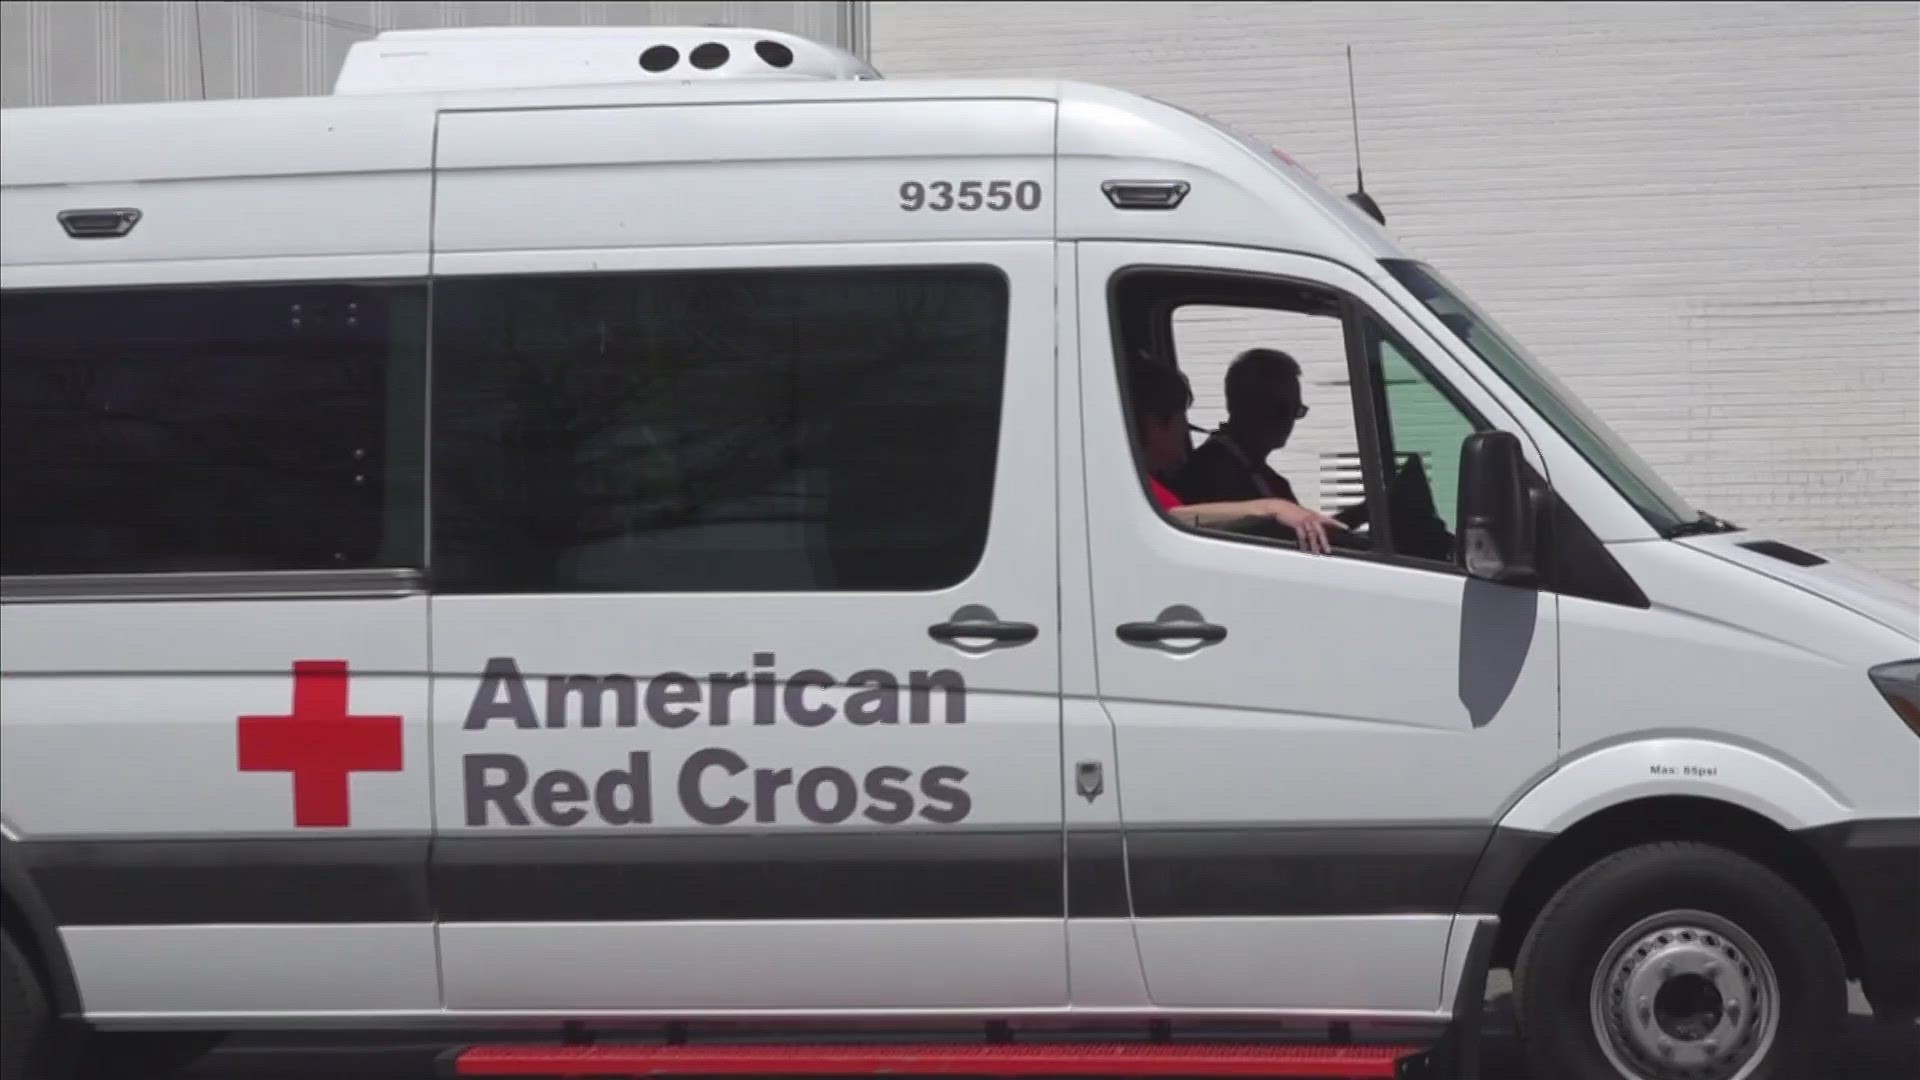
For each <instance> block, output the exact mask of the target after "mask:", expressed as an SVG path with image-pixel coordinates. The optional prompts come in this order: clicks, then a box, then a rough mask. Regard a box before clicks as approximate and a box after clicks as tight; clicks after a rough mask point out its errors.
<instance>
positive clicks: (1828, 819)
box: [1500, 733, 1853, 835]
mask: <svg viewBox="0 0 1920 1080" xmlns="http://www.w3.org/2000/svg"><path fill="white" fill-rule="evenodd" d="M1630 738H1631V741H1629V742H1624V743H1619V744H1617V745H1612V746H1599V747H1592V748H1589V749H1587V750H1585V751H1581V752H1576V753H1574V754H1571V755H1569V756H1568V757H1566V758H1564V759H1562V760H1561V762H1560V763H1559V764H1558V766H1556V767H1555V769H1554V771H1553V774H1552V775H1550V776H1548V777H1546V778H1545V779H1543V780H1541V781H1540V783H1539V784H1538V785H1536V786H1534V787H1533V788H1532V789H1530V790H1528V792H1527V793H1526V795H1524V796H1523V797H1522V798H1521V799H1520V801H1519V802H1517V803H1515V804H1514V807H1513V809H1512V810H1509V811H1508V812H1507V813H1506V815H1505V816H1504V817H1502V818H1501V819H1500V827H1501V828H1503V829H1523V830H1526V831H1528V832H1535V833H1544V834H1547V835H1555V834H1558V833H1561V832H1564V831H1565V830H1566V829H1568V828H1570V827H1571V826H1573V825H1576V824H1578V823H1579V822H1581V821H1583V820H1585V819H1586V818H1589V817H1591V816H1593V815H1594V814H1597V813H1599V812H1600V811H1602V810H1605V809H1607V808H1608V807H1610V806H1618V805H1620V804H1622V803H1629V802H1633V801H1635V800H1638V799H1651V798H1665V797H1673V796H1689V797H1693V798H1700V799H1708V800H1712V801H1714V802H1723V803H1727V804H1729V805H1732V806H1738V807H1740V808H1742V809H1744V810H1751V811H1753V812H1754V813H1756V814H1759V815H1760V816H1761V817H1764V818H1766V819H1767V820H1769V821H1771V822H1773V823H1774V824H1776V825H1779V826H1780V827H1781V828H1784V829H1809V828H1816V827H1818V826H1821V825H1828V824H1832V823H1833V822H1836V821H1845V820H1849V819H1850V818H1852V816H1853V810H1852V808H1851V807H1849V806H1847V805H1846V804H1845V803H1844V802H1842V801H1840V799H1839V798H1838V797H1837V796H1836V795H1835V793H1834V792H1832V791H1830V790H1828V789H1827V788H1825V787H1823V786H1822V785H1821V784H1819V783H1818V782H1816V781H1815V780H1814V779H1813V778H1811V777H1809V776H1807V775H1806V774H1805V773H1803V772H1801V771H1799V770H1798V769H1796V768H1794V767H1793V766H1791V765H1788V764H1785V763H1783V762H1780V761H1777V760H1775V759H1774V758H1772V757H1770V756H1768V755H1767V754H1766V753H1763V752H1761V751H1759V750H1755V749H1752V748H1750V747H1748V746H1744V745H1736V744H1734V743H1729V742H1721V741H1717V740H1716V739H1714V738H1712V737H1708V736H1704V735H1693V736H1683V735H1677V734H1676V735H1669V736H1649V735H1645V734H1642V733H1636V734H1635V735H1633V736H1630Z"/></svg>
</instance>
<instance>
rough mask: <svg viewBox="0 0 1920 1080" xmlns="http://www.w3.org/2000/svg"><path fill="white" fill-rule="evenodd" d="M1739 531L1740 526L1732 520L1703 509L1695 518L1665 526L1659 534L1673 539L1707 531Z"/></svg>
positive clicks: (1698, 534) (1697, 534) (1699, 534)
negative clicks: (1663, 530) (1718, 516)
mask: <svg viewBox="0 0 1920 1080" xmlns="http://www.w3.org/2000/svg"><path fill="white" fill-rule="evenodd" d="M1739 531H1740V526H1738V525H1735V524H1734V523H1733V522H1731V521H1728V520H1726V519H1725V518H1717V517H1714V516H1713V515H1712V514H1709V513H1707V512H1706V511H1705V510H1702V511H1700V516H1699V517H1697V518H1694V519H1693V520H1692V521H1683V522H1681V523H1679V524H1678V525H1669V526H1667V528H1666V531H1665V532H1663V533H1662V534H1661V535H1663V536H1665V537H1666V538H1667V539H1669V540H1673V539H1676V538H1678V537H1682V536H1701V535H1704V534H1707V533H1729V532H1739Z"/></svg>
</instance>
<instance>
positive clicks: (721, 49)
mask: <svg viewBox="0 0 1920 1080" xmlns="http://www.w3.org/2000/svg"><path fill="white" fill-rule="evenodd" d="M732 55H733V54H732V53H731V52H728V51H727V47H726V46H725V45H722V44H720V43H719V42H717V41H709V42H707V43H706V44H704V45H696V46H694V49H693V51H692V52H690V53H688V54H687V59H688V60H690V61H692V63H693V66H694V67H697V68H699V69H700V70H701V71H712V70H713V69H714V68H717V67H719V66H720V65H721V64H724V63H726V62H727V59H728V58H729V57H731V56H732Z"/></svg>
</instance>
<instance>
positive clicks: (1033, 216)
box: [434, 100, 1058, 253]
mask: <svg viewBox="0 0 1920 1080" xmlns="http://www.w3.org/2000/svg"><path fill="white" fill-rule="evenodd" d="M1054 109H1055V106H1054V104H1053V103H1052V102H1050V101H1020V100H1014V101H992V100H989V101H964V100H962V101H917V102H905V101H900V102H893V101H870V102H857V103H833V102H814V103H804V102H802V103H791V104H761V105H746V106H740V107H735V108H715V107H712V106H702V105H687V106H668V105H655V106H651V107H647V108H608V109H568V110H554V109H539V110H520V111H511V110H508V111H498V112H453V113H448V114H446V115H443V116H442V117H441V120H440V143H439V146H440V149H439V157H438V159H437V160H438V169H439V172H438V188H437V198H436V201H435V208H434V220H435V222H436V225H435V234H434V235H435V251H436V252H448V253H451V252H461V251H494V250H521V251H524V250H548V249H563V250H581V249H594V248H626V247H638V246H647V247H653V246H675V245H682V244H698V245H703V246H715V247H718V246H725V245H733V244H756V245H758V244H769V243H775V244H777V243H839V244H845V243H859V242H863V241H869V242H871V241H890V242H898V241H903V240H955V239H963V238H965V239H981V240H986V239H993V240H1015V239H1051V238H1052V236H1053V217H1054V209H1053V206H1052V203H1053V200H1054V199H1055V198H1057V197H1058V192H1057V191H1056V190H1054V185H1053V124H1054V115H1053V114H1054ZM906 184H915V185H919V190H920V191H921V196H920V198H919V200H917V201H915V200H910V199H903V197H902V187H903V185H906ZM967 184H971V185H973V187H972V188H971V189H968V190H962V185H967ZM996 184H997V185H1000V187H999V189H997V191H996V189H995V188H994V186H993V185H996ZM940 185H946V187H941V186H940ZM1023 185H1024V186H1023ZM1003 194H1004V198H1003V197H1002V195H1003ZM989 196H992V197H991V198H989ZM700 205H709V206H724V207H726V208H727V210H726V212H725V213H723V214H719V215H707V214H687V213H685V212H683V210H682V209H681V208H684V207H688V206H700ZM502 206H513V207H515V208H516V209H515V212H513V213H511V214H502V213H500V212H499V210H500V207H502ZM907 207H912V209H907ZM587 208H591V212H588V209H587ZM969 208H970V209H969Z"/></svg>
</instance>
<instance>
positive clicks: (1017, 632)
mask: <svg viewBox="0 0 1920 1080" xmlns="http://www.w3.org/2000/svg"><path fill="white" fill-rule="evenodd" d="M927 636H928V637H931V638H933V640H935V641H938V642H940V643H941V644H944V645H952V646H953V647H954V648H956V649H960V650H961V651H963V652H975V653H980V652H988V651H990V650H993V649H1006V648H1012V647H1014V646H1016V645H1025V644H1026V643H1027V642H1029V641H1032V640H1033V639H1034V638H1036V637H1039V636H1040V628H1039V627H1037V626H1035V625H1034V624H1032V623H1028V622H1011V621H1008V620H1004V619H1002V618H1000V617H999V616H998V615H995V614H994V613H993V609H992V608H989V607H986V606H984V605H981V604H968V605H967V606H965V607H963V608H961V609H960V610H959V611H956V612H954V613H953V615H952V617H950V618H949V619H948V620H947V621H946V622H940V623H934V624H933V625H932V626H929V627H927Z"/></svg>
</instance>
